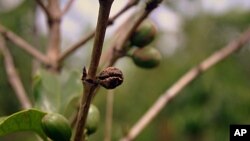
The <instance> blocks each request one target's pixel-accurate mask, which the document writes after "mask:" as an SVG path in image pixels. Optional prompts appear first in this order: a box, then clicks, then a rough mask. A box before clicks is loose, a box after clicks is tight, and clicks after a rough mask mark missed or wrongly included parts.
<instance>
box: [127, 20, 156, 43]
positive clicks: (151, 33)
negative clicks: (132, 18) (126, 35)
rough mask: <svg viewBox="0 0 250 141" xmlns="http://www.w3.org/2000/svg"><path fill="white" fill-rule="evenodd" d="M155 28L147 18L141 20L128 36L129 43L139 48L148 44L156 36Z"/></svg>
mask: <svg viewBox="0 0 250 141" xmlns="http://www.w3.org/2000/svg"><path fill="white" fill-rule="evenodd" d="M156 33H157V31H156V28H155V26H154V25H153V23H152V22H150V21H149V20H146V21H143V22H142V23H141V25H139V27H138V28H137V29H136V31H135V32H134V33H133V34H132V36H131V38H130V42H131V45H134V46H137V47H139V48H141V47H144V46H146V45H148V44H150V43H151V42H152V41H153V40H154V39H155V36H156Z"/></svg>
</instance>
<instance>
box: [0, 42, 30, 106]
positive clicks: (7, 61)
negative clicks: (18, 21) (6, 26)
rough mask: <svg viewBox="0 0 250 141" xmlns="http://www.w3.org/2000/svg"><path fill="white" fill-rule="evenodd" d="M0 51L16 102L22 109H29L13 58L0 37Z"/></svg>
mask: <svg viewBox="0 0 250 141" xmlns="http://www.w3.org/2000/svg"><path fill="white" fill-rule="evenodd" d="M0 50H1V52H2V54H3V56H4V65H5V69H6V73H7V75H8V79H9V82H10V84H11V86H12V88H13V89H14V91H15V94H16V96H17V98H18V100H19V101H20V103H21V106H22V108H23V109H28V108H31V102H30V100H29V98H28V97H27V93H26V91H25V89H24V87H23V84H22V81H21V79H20V77H19V75H18V73H17V71H16V68H15V65H14V62H13V57H12V56H11V54H10V51H9V50H8V48H7V47H6V44H5V41H4V39H3V38H2V37H0Z"/></svg>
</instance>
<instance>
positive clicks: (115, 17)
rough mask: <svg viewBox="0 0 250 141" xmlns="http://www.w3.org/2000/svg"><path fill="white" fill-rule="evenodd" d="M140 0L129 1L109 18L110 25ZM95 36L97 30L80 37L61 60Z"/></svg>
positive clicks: (63, 54) (62, 55)
mask: <svg viewBox="0 0 250 141" xmlns="http://www.w3.org/2000/svg"><path fill="white" fill-rule="evenodd" d="M138 2H139V0H131V1H129V3H127V4H126V5H125V6H124V7H123V8H122V9H121V10H120V11H119V12H118V13H117V14H116V15H114V16H113V17H111V18H109V21H108V26H110V25H112V24H113V23H114V21H115V20H116V19H117V18H118V17H119V16H121V15H122V14H123V13H125V12H126V11H127V10H129V9H130V8H131V7H133V6H135V5H136V4H138ZM94 36H95V31H93V32H91V33H89V34H88V35H87V36H86V37H84V38H82V39H80V40H79V41H78V42H77V43H75V44H73V45H72V46H71V47H69V48H68V49H67V50H66V51H64V52H63V53H62V54H61V56H60V58H59V62H62V61H63V60H65V59H66V58H67V57H68V56H69V55H71V54H72V53H73V52H74V51H76V50H77V49H78V48H80V47H81V46H82V45H84V44H85V43H87V42H88V41H89V40H90V39H92V38H93V37H94Z"/></svg>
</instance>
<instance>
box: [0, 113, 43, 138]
mask: <svg viewBox="0 0 250 141" xmlns="http://www.w3.org/2000/svg"><path fill="white" fill-rule="evenodd" d="M45 114H46V113H45V112H42V111H39V110H36V109H29V110H24V111H20V112H17V113H14V114H12V115H10V116H7V117H2V118H0V136H4V135H7V134H10V133H13V132H18V131H33V132H36V133H37V134H38V135H40V137H42V138H43V139H44V140H46V135H45V134H44V132H43V130H42V127H41V119H42V118H43V116H44V115H45Z"/></svg>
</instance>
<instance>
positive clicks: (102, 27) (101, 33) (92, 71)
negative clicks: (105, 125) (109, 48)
mask: <svg viewBox="0 0 250 141" xmlns="http://www.w3.org/2000/svg"><path fill="white" fill-rule="evenodd" d="M112 3H113V0H99V4H100V7H99V14H98V20H97V26H96V36H95V41H94V46H93V50H92V56H91V62H90V67H89V69H88V72H86V70H85V69H84V71H83V77H82V79H83V80H82V82H83V86H84V95H83V96H82V100H81V105H80V110H79V113H78V117H77V127H76V134H75V139H74V141H82V140H85V135H84V134H83V129H84V126H85V123H86V118H87V114H88V110H89V106H90V103H91V100H92V98H93V96H94V94H95V90H96V88H97V87H98V85H97V84H96V72H97V68H98V65H99V61H100V58H101V53H102V48H103V42H104V37H105V33H106V28H107V25H108V18H109V13H110V9H111V6H112Z"/></svg>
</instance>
